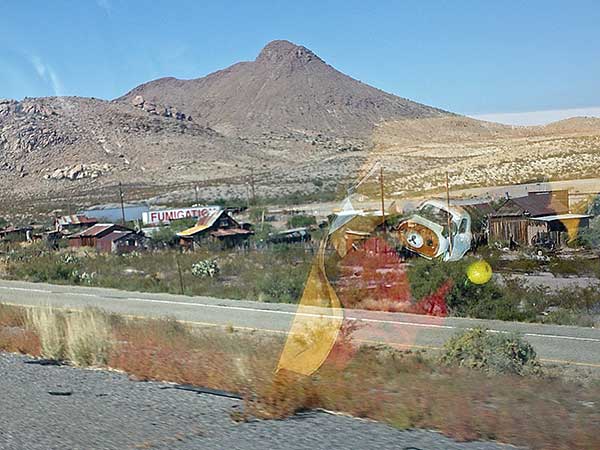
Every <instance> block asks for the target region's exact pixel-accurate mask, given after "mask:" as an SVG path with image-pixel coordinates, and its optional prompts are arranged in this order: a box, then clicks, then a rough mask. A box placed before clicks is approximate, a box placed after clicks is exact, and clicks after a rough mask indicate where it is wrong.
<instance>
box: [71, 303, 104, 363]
mask: <svg viewBox="0 0 600 450" xmlns="http://www.w3.org/2000/svg"><path fill="white" fill-rule="evenodd" d="M65 340H66V349H67V351H66V357H67V359H68V360H69V361H71V362H72V363H73V364H74V365H75V366H79V367H86V366H105V365H106V364H107V362H108V358H109V354H110V351H111V349H112V347H113V336H112V329H111V324H110V322H109V319H108V316H107V315H106V314H105V313H103V312H102V311H99V310H97V309H86V310H84V311H82V312H76V313H73V314H70V315H68V316H67V317H66V333H65Z"/></svg>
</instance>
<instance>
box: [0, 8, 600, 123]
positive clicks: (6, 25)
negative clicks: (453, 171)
mask: <svg viewBox="0 0 600 450" xmlns="http://www.w3.org/2000/svg"><path fill="white" fill-rule="evenodd" d="M0 5H1V6H0V8H1V12H2V13H1V14H0V98H2V97H8V98H16V99H21V98H23V97H25V96H29V97H35V96H45V95H57V94H58V95H80V96H90V97H98V98H105V99H112V98H115V97H117V96H119V95H122V94H123V93H125V92H126V91H128V90H129V89H132V88H133V87H135V86H136V85H138V84H140V83H143V82H145V81H149V80H152V79H155V78H158V77H162V76H175V77H179V78H196V77H200V76H203V75H206V74H208V73H210V72H212V71H215V70H218V69H220V68H224V67H226V66H228V65H231V64H233V63H235V62H237V61H241V60H252V59H254V58H255V57H256V55H257V54H258V52H259V51H260V49H261V48H262V47H263V46H264V45H265V44H266V43H267V42H268V41H271V40H273V39H288V40H291V41H293V42H295V43H298V44H302V45H305V46H306V47H308V48H310V49H311V50H313V51H314V52H315V53H317V54H318V55H319V56H321V57H322V58H323V59H324V60H325V61H327V62H328V63H329V64H331V65H333V66H334V67H336V68H337V69H339V70H341V71H343V72H345V73H347V74H348V75H350V76H352V77H354V78H357V79H359V80H361V81H363V82H365V83H369V84H371V85H373V86H376V87H379V88H381V89H384V90H386V91H388V92H391V93H394V94H397V95H400V96H402V97H407V98H410V99H413V100H416V101H419V102H423V103H427V104H430V105H434V106H439V107H442V108H445V109H448V110H452V111H455V112H459V113H465V114H486V113H498V112H526V111H541V110H563V109H573V108H576V109H584V110H585V109H589V108H590V107H600V26H599V24H600V2H598V1H578V2H570V1H566V0H565V1H552V0H546V1H533V0H530V1H514V2H513V1H503V2H499V1H497V2H492V1H476V0H473V1H460V0H455V1H424V0H423V1H417V0H413V1H385V0H378V1H373V2H369V1H367V0H362V1H355V0H344V1H342V0H335V1H333V0H331V1H327V0H321V1H312V0H311V1H278V2H276V1H270V2H269V1H260V0H255V1H252V0H247V1H233V0H232V1H220V2H219V1H210V2H209V1H203V0H197V1H193V0H178V1H175V2H173V1H160V0H155V1H146V2H144V1H137V0H130V1H127V0H89V1H86V0H72V1H67V0H55V1H51V2H49V1H48V2H44V1H33V0H31V1H26V0H22V1H17V0H5V1H3V2H0ZM599 111H600V109H599Z"/></svg>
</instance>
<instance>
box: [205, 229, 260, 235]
mask: <svg viewBox="0 0 600 450" xmlns="http://www.w3.org/2000/svg"><path fill="white" fill-rule="evenodd" d="M248 234H254V231H252V230H245V229H243V228H227V229H222V230H215V231H213V232H211V233H210V235H211V236H214V237H225V236H242V235H243V236H245V235H248Z"/></svg>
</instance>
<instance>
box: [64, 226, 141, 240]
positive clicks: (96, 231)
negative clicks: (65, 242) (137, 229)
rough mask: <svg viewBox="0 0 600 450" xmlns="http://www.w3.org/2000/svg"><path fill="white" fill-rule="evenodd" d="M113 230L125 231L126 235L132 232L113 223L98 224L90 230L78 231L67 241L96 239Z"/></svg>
mask: <svg viewBox="0 0 600 450" xmlns="http://www.w3.org/2000/svg"><path fill="white" fill-rule="evenodd" d="M113 228H114V230H115V231H126V232H128V233H131V232H132V231H133V230H130V229H128V228H126V227H124V226H122V225H117V224H114V223H98V224H96V225H94V226H92V227H90V228H87V229H85V230H83V231H80V232H79V233H75V234H72V235H71V236H69V239H73V238H80V237H97V236H98V235H100V234H102V233H104V232H106V231H108V230H110V229H113Z"/></svg>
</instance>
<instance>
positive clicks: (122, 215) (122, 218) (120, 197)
mask: <svg viewBox="0 0 600 450" xmlns="http://www.w3.org/2000/svg"><path fill="white" fill-rule="evenodd" d="M119 200H120V202H121V221H122V222H123V225H125V205H124V204H123V186H122V185H121V182H120V181H119Z"/></svg>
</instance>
